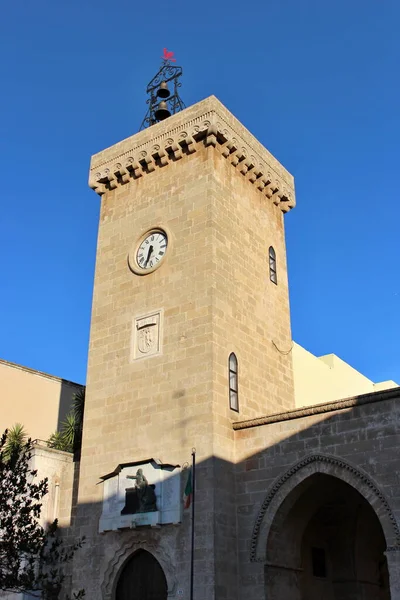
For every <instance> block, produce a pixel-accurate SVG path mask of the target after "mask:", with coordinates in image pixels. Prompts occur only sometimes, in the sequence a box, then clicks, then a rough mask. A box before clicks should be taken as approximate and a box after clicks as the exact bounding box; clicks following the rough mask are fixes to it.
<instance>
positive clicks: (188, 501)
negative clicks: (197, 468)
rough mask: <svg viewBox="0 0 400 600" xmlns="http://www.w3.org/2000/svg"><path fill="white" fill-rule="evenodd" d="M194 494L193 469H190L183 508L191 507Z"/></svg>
mask: <svg viewBox="0 0 400 600" xmlns="http://www.w3.org/2000/svg"><path fill="white" fill-rule="evenodd" d="M192 494H193V487H192V467H190V469H189V473H188V478H187V482H186V487H185V491H184V492H183V508H189V506H190V504H191V502H192Z"/></svg>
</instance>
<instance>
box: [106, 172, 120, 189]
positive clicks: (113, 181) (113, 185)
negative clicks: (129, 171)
mask: <svg viewBox="0 0 400 600" xmlns="http://www.w3.org/2000/svg"><path fill="white" fill-rule="evenodd" d="M107 179H108V187H109V188H110V190H115V189H117V187H118V179H117V178H116V177H115V175H114V174H113V173H110V174H109V175H108V178H107Z"/></svg>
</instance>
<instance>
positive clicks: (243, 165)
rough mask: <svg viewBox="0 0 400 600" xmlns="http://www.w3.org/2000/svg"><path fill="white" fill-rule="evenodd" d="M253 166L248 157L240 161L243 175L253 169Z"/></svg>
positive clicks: (240, 169)
mask: <svg viewBox="0 0 400 600" xmlns="http://www.w3.org/2000/svg"><path fill="white" fill-rule="evenodd" d="M253 167H254V165H253V162H252V161H251V159H249V158H246V159H245V160H244V161H243V162H241V163H240V168H239V171H240V172H241V174H242V175H246V173H248V171H251V169H252V168H253Z"/></svg>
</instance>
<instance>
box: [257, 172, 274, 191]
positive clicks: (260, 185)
mask: <svg viewBox="0 0 400 600" xmlns="http://www.w3.org/2000/svg"><path fill="white" fill-rule="evenodd" d="M270 183H271V181H270V178H269V177H268V175H261V177H260V178H259V179H258V180H257V189H258V190H260V192H262V191H264V189H265V188H266V187H267V186H268V185H269V184H270Z"/></svg>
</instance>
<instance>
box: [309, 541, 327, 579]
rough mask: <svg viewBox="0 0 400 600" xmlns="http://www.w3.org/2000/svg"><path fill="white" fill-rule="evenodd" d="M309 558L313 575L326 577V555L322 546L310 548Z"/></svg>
mask: <svg viewBox="0 0 400 600" xmlns="http://www.w3.org/2000/svg"><path fill="white" fill-rule="evenodd" d="M311 560H312V570H313V575H314V577H320V578H321V579H324V578H326V555H325V550H324V548H311Z"/></svg>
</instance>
